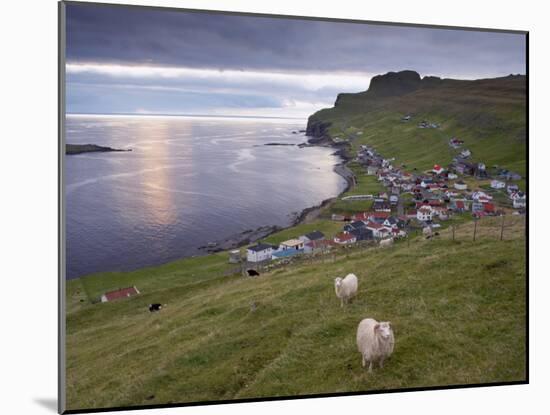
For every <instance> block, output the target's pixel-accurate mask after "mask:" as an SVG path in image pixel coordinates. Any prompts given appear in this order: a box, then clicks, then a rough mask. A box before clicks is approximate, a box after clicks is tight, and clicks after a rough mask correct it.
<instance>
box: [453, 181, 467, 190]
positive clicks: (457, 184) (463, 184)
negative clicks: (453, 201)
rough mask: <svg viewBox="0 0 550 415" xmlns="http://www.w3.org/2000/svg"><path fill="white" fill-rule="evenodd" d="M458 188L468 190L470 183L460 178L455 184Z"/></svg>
mask: <svg viewBox="0 0 550 415" xmlns="http://www.w3.org/2000/svg"><path fill="white" fill-rule="evenodd" d="M454 186H455V189H456V190H466V189H467V188H468V185H467V184H466V183H464V182H463V181H462V180H459V181H458V182H456V183H455V184H454Z"/></svg>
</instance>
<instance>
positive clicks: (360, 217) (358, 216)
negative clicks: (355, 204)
mask: <svg viewBox="0 0 550 415" xmlns="http://www.w3.org/2000/svg"><path fill="white" fill-rule="evenodd" d="M368 215H369V214H368V213H367V212H363V213H357V214H356V215H354V216H353V218H354V219H355V220H367V219H368V218H369V216H368Z"/></svg>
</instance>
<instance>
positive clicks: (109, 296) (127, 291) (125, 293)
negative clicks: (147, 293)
mask: <svg viewBox="0 0 550 415" xmlns="http://www.w3.org/2000/svg"><path fill="white" fill-rule="evenodd" d="M138 294H139V290H138V289H137V287H136V286H135V285H134V286H133V287H127V288H120V289H118V290H114V291H108V292H106V293H105V294H103V295H102V296H101V302H102V303H107V302H109V301H115V300H120V299H122V298H128V297H133V296H134V295H138Z"/></svg>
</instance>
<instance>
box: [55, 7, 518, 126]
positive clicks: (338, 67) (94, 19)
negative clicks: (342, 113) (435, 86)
mask: <svg viewBox="0 0 550 415" xmlns="http://www.w3.org/2000/svg"><path fill="white" fill-rule="evenodd" d="M66 16H67V27H66V29H67V36H66V38H67V49H66V80H67V81H66V82H67V88H66V91H67V112H68V113H95V114H119V113H132V114H153V115H154V114H200V115H232V116H239V115H246V116H268V117H292V118H307V116H309V115H310V114H312V113H313V112H315V111H317V110H319V109H321V108H325V107H331V106H332V105H333V104H334V101H335V99H336V95H337V94H338V93H340V92H360V91H364V90H366V89H367V88H368V86H369V82H370V79H371V77H373V76H375V75H378V74H382V73H386V72H389V71H400V70H405V69H412V70H415V71H417V72H418V73H420V75H421V76H427V75H434V76H440V77H444V78H456V79H479V78H491V77H497V76H506V75H509V74H511V73H513V74H517V73H519V74H525V47H526V45H525V36H524V35H523V34H512V33H495V32H481V31H461V30H450V29H433V28H419V27H403V26H389V25H376V24H364V23H348V22H327V21H313V20H299V19H280V18H267V17H256V16H239V15H227V14H214V13H192V12H182V11H174V10H158V9H149V8H137V7H133V8H126V7H116V6H109V5H97V4H95V5H93V4H83V3H81V4H75V3H72V4H71V3H69V4H68V5H67V9H66Z"/></svg>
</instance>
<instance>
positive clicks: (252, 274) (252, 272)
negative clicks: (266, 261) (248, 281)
mask: <svg viewBox="0 0 550 415" xmlns="http://www.w3.org/2000/svg"><path fill="white" fill-rule="evenodd" d="M246 272H247V273H248V276H249V277H257V276H259V275H260V273H259V272H258V271H256V270H255V269H249V270H247V271H246Z"/></svg>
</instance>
